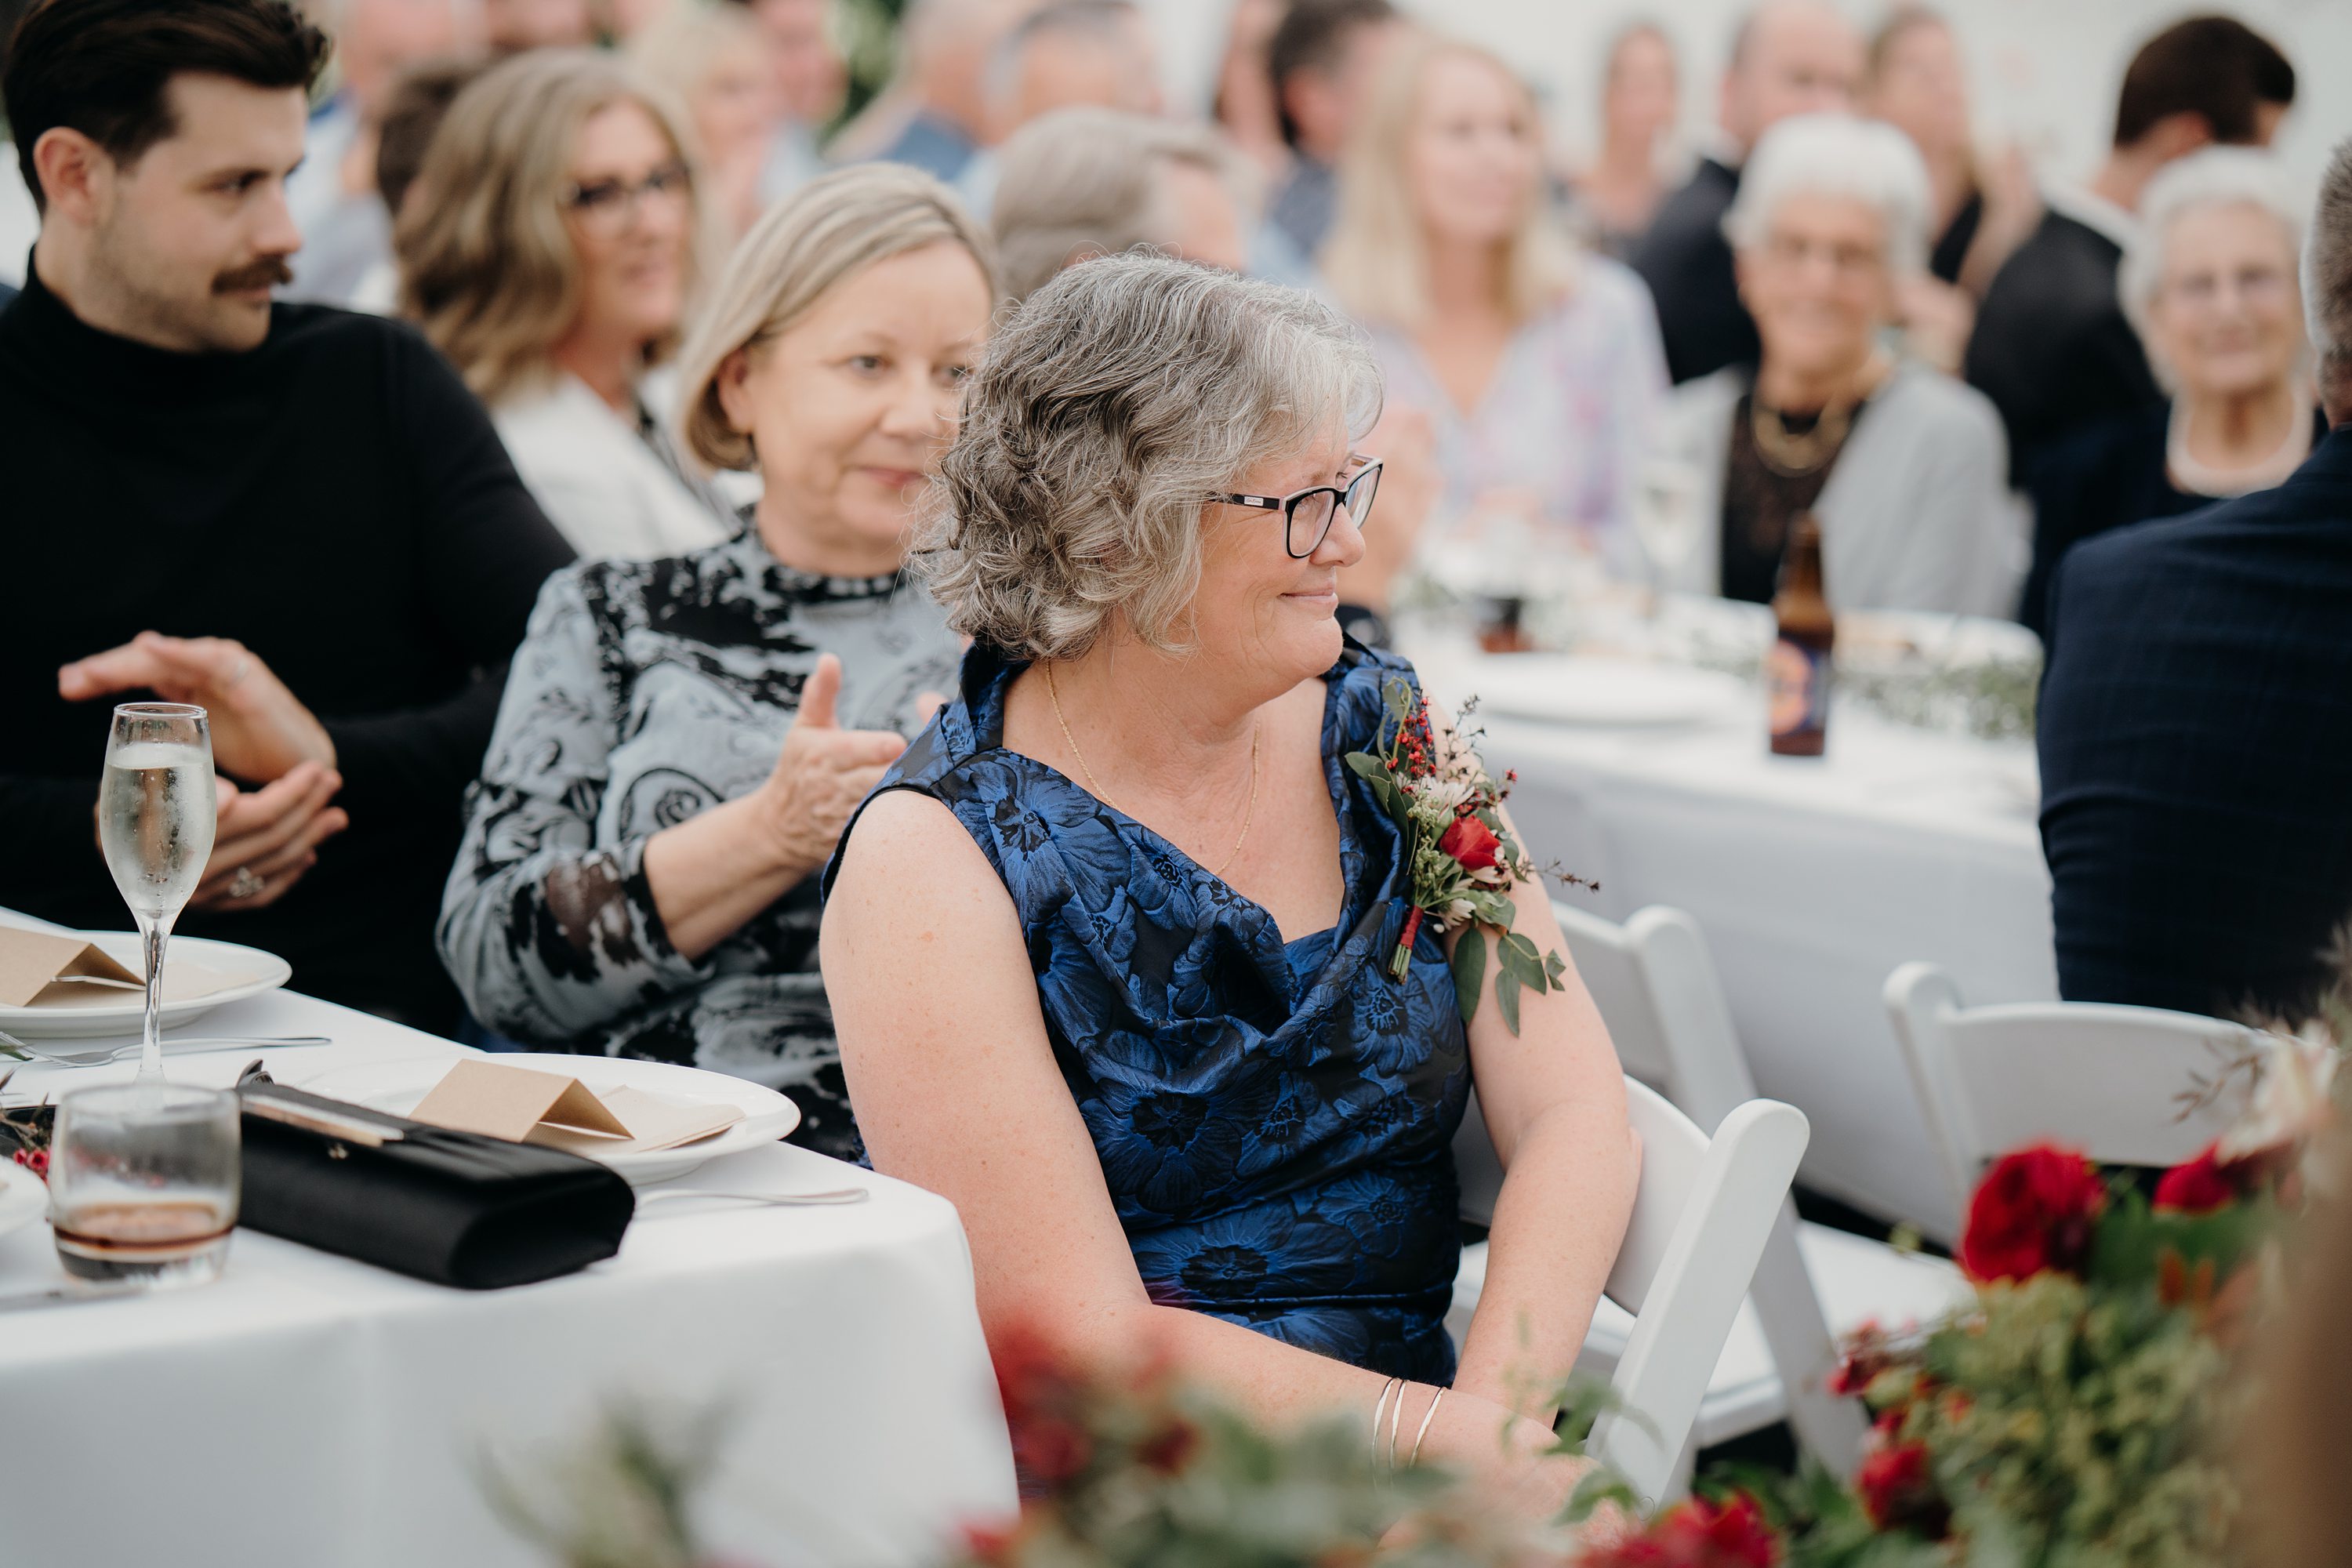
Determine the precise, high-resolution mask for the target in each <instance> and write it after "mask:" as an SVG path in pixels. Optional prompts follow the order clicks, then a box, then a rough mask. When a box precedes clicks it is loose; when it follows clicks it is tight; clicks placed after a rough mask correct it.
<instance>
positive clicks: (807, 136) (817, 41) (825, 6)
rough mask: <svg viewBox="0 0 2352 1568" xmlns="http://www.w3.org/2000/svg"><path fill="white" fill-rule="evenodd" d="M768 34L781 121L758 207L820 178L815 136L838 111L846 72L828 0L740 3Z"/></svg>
mask: <svg viewBox="0 0 2352 1568" xmlns="http://www.w3.org/2000/svg"><path fill="white" fill-rule="evenodd" d="M746 3H747V4H749V5H750V6H751V15H752V16H753V17H754V18H755V19H757V20H758V22H759V24H760V26H761V30H762V31H764V32H765V33H766V34H767V35H768V48H767V54H768V58H769V60H770V62H771V63H772V64H773V65H774V67H775V68H776V87H777V90H778V91H779V92H781V93H782V96H783V109H784V119H783V122H782V124H781V125H779V126H778V127H777V128H776V134H775V140H774V142H773V143H772V145H771V146H770V148H769V149H768V160H767V163H766V164H765V165H764V167H763V171H762V174H761V183H760V198H761V202H762V203H768V202H776V201H781V200H782V199H783V198H784V197H786V196H788V195H792V194H793V192H794V191H797V190H799V189H800V188H801V187H802V186H803V185H804V184H808V183H809V182H810V181H811V180H814V179H815V178H816V177H817V176H818V175H819V174H823V173H824V159H823V158H822V157H820V156H819V155H818V153H817V133H818V132H820V131H822V130H823V129H824V127H825V126H826V125H828V124H830V123H831V122H832V121H833V117H834V116H835V114H838V113H839V112H840V111H841V100H842V98H843V96H844V94H845V93H846V92H847V91H848V89H849V73H848V69H847V67H846V66H845V63H844V62H843V60H842V58H841V47H840V46H839V45H838V44H837V43H835V41H834V37H833V27H832V23H831V16H832V8H833V0H746Z"/></svg>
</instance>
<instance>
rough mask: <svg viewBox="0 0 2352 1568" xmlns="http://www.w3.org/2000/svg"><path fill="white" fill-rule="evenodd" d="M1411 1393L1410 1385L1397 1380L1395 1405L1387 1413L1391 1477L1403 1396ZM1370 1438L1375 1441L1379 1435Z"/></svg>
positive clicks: (1401, 1379) (1375, 1434)
mask: <svg viewBox="0 0 2352 1568" xmlns="http://www.w3.org/2000/svg"><path fill="white" fill-rule="evenodd" d="M1411 1392H1412V1384H1410V1383H1407V1382H1406V1381H1405V1380H1404V1379H1403V1378H1399V1379H1397V1396H1396V1404H1395V1405H1393V1406H1392V1407H1391V1409H1390V1411H1389V1474H1391V1475H1395V1474H1396V1468H1397V1462H1396V1454H1397V1434H1398V1433H1399V1432H1400V1431H1402V1429H1403V1427H1404V1396H1405V1395H1406V1394H1409V1393H1411ZM1372 1436H1373V1439H1374V1440H1375V1441H1377V1440H1378V1439H1379V1437H1380V1434H1379V1433H1378V1432H1374V1433H1373V1434H1372Z"/></svg>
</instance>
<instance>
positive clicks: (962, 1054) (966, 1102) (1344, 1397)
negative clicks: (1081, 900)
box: [823, 791, 1580, 1517]
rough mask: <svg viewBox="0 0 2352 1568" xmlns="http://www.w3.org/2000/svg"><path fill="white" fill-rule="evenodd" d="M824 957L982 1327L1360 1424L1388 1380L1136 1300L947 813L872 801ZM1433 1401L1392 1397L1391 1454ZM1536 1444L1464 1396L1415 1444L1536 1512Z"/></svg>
mask: <svg viewBox="0 0 2352 1568" xmlns="http://www.w3.org/2000/svg"><path fill="white" fill-rule="evenodd" d="M823 958H824V974H825V989H826V992H827V994H828V995H829V996H830V997H831V999H832V1003H833V1012H834V1022H835V1028H836V1030H837V1032H838V1034H839V1037H840V1040H841V1058H842V1068H843V1070H844V1072H845V1074H846V1076H847V1079H848V1084H849V1093H850V1100H851V1101H852V1103H853V1104H855V1105H856V1108H857V1120H858V1126H859V1128H860V1130H861V1131H863V1133H864V1135H865V1138H866V1148H867V1150H868V1152H870V1153H871V1154H872V1156H873V1160H874V1164H875V1168H876V1169H877V1170H880V1171H883V1172H885V1173H888V1174H891V1175H894V1176H898V1177H902V1178H904V1179H905V1180H908V1181H910V1182H913V1183H915V1184H918V1185H919V1186H923V1187H926V1188H929V1190H930V1191H932V1192H935V1193H938V1194H941V1195H942V1196H944V1197H946V1198H948V1199H949V1200H950V1202H952V1203H953V1204H954V1205H956V1211H957V1213H958V1214H960V1215H961V1216H962V1219H963V1225H964V1231H965V1234H966V1236H967V1237H969V1238H970V1240H971V1253H972V1269H973V1275H974V1280H975V1284H976V1286H977V1289H978V1293H979V1301H980V1311H981V1320H982V1324H983V1326H984V1327H985V1328H986V1329H987V1330H988V1331H989V1333H990V1335H991V1336H992V1338H995V1337H1001V1336H1003V1334H1005V1333H1007V1332H1008V1331H1014V1330H1023V1329H1025V1330H1027V1331H1033V1332H1035V1333H1039V1334H1042V1335H1044V1336H1045V1337H1046V1338H1047V1339H1048V1340H1049V1341H1050V1342H1053V1343H1054V1344H1055V1346H1056V1348H1057V1349H1058V1350H1059V1351H1060V1352H1062V1353H1063V1354H1065V1355H1066V1356H1067V1357H1069V1358H1070V1359H1071V1360H1072V1361H1073V1362H1074V1363H1076V1364H1078V1365H1079V1366H1081V1367H1084V1368H1087V1369H1088V1370H1090V1371H1092V1372H1094V1373H1098V1374H1101V1375H1104V1376H1107V1377H1109V1378H1112V1379H1118V1378H1123V1377H1126V1376H1129V1375H1132V1373H1133V1372H1134V1370H1135V1368H1136V1367H1137V1366H1139V1364H1141V1363H1143V1362H1144V1361H1145V1360H1147V1359H1148V1358H1150V1356H1152V1355H1154V1354H1157V1355H1160V1356H1164V1357H1167V1358H1169V1359H1170V1360H1171V1361H1172V1362H1173V1363H1174V1365H1175V1367H1176V1368H1177V1370H1178V1371H1179V1372H1180V1373H1181V1375H1183V1376H1184V1377H1186V1378H1188V1379H1190V1380H1192V1381H1196V1382H1198V1383H1201V1384H1205V1385H1208V1386H1210V1387H1212V1388H1213V1389H1215V1390H1216V1391H1217V1392H1218V1393H1219V1394H1221V1395H1222V1396H1223V1397H1224V1398H1225V1399H1226V1400H1228V1401H1230V1402H1231V1403H1233V1404H1234V1405H1238V1406H1240V1407H1241V1408H1243V1409H1244V1410H1245V1411H1247V1412H1248V1413H1249V1414H1251V1415H1254V1416H1255V1417H1256V1418H1257V1419H1259V1420H1260V1421H1264V1422H1267V1423H1270V1424H1275V1425H1286V1424H1290V1423H1295V1422H1297V1421H1298V1420H1300V1419H1302V1418H1304V1417H1307V1416H1309V1415H1317V1414H1320V1413H1323V1412H1326V1411H1329V1410H1339V1411H1345V1412H1348V1413H1350V1414H1354V1415H1360V1416H1361V1417H1364V1418H1367V1419H1369V1417H1370V1415H1371V1412H1372V1407H1373V1405H1374V1403H1375V1401H1376V1400H1377V1399H1378V1398H1379V1396H1380V1394H1381V1388H1382V1386H1383V1384H1385V1383H1386V1381H1387V1380H1386V1379H1384V1378H1382V1377H1381V1376H1380V1375H1379V1374H1377V1373H1370V1372H1365V1371H1363V1370H1361V1369H1360V1368H1357V1367H1353V1366H1350V1365H1348V1364H1347V1363H1343V1362H1339V1361H1335V1360H1331V1359H1329V1358H1328V1357H1325V1356H1321V1355H1318V1354H1316V1353H1314V1352H1310V1351H1303V1350H1299V1349H1297V1348H1296V1347H1293V1346H1290V1345H1286V1344H1283V1343H1281V1342H1278V1341H1276V1340H1273V1339H1269V1338H1267V1337H1266V1336H1265V1335H1262V1334H1259V1333H1256V1332H1255V1331H1251V1330H1249V1329H1245V1328H1242V1327H1240V1326H1238V1325H1235V1324H1232V1323H1227V1322H1223V1321H1219V1320H1217V1319H1213V1318H1211V1317H1208V1316H1206V1315H1204V1314H1202V1313H1198V1312H1192V1311H1188V1310H1183V1309H1181V1308H1174V1307H1163V1306H1157V1305H1155V1304H1153V1302H1152V1301H1151V1300H1150V1297H1149V1296H1148V1295H1147V1294H1146V1293H1145V1290H1144V1288H1143V1283H1142V1280H1141V1279H1140V1278H1139V1276H1138V1274H1137V1272H1136V1268H1135V1260H1134V1256H1133V1254H1132V1253H1131V1252H1130V1251H1129V1246H1128V1241H1127V1237H1126V1234H1125V1232H1124V1231H1123V1230H1122V1228H1121V1227H1120V1225H1119V1221H1118V1213H1117V1212H1116V1210H1115V1209H1114V1208H1113V1206H1112V1203H1111V1198H1110V1194H1109V1191H1108V1188H1107V1186H1106V1185H1105V1184H1104V1181H1103V1174H1102V1166H1101V1163H1100V1162H1099V1160H1098V1159H1097V1155H1096V1152H1095V1148H1094V1142H1093V1140H1092V1139H1091V1137H1090V1136H1089V1135H1088V1133H1087V1127H1086V1123H1085V1121H1084V1120H1083V1119H1082V1118H1081V1117H1080V1115H1079V1112H1078V1108H1077V1106H1076V1103H1075V1102H1074V1101H1073V1100H1072V1099H1071V1096H1070V1091H1069V1089H1068V1086H1067V1085H1066V1083H1065V1081H1064V1079H1063V1078H1062V1075H1061V1072H1060V1070H1059V1069H1058V1068H1056V1067H1055V1062H1054V1056H1053V1051H1052V1048H1051V1047H1050V1045H1049V1043H1048V1040H1047V1037H1046V1032H1045V1018H1044V1016H1043V1014H1042V1013H1041V1012H1040V1010H1039V1007H1038V1003H1037V982H1036V977H1035V974H1034V971H1033V969H1032V966H1031V962H1030V957H1029V952H1028V949H1027V945H1026V943H1025V942H1024V939H1023V935H1022V931H1021V927H1020V922H1019V920H1018V919H1017V917H1016V916H1015V914H1014V911H1013V905H1012V902H1011V900H1009V899H1008V898H1007V897H1006V895H1005V892H1004V889H1003V884H1002V883H1001V882H1000V881H999V880H998V879H997V877H996V874H995V872H994V871H993V870H992V868H990V866H989V864H988V862H987V860H986V858H984V857H983V856H982V854H981V852H980V850H979V848H978V847H977V846H976V845H974V844H973V843H972V841H971V837H970V835H968V834H967V833H966V832H965V831H964V829H963V827H962V826H961V824H960V823H958V822H957V821H956V820H955V818H954V817H953V816H951V815H950V814H949V812H948V810H947V808H946V807H945V806H943V805H940V804H939V803H938V802H936V801H934V800H931V799H929V797H926V796H922V795H914V794H911V793H908V792H905V791H898V792H893V793H889V794H886V795H882V796H880V797H879V798H878V799H876V800H875V801H873V802H872V803H870V804H869V805H867V806H866V810H865V814H864V815H863V816H861V817H860V818H859V819H858V822H857V826H856V830H855V831H854V832H853V833H852V834H851V835H850V837H849V842H848V845H847V847H845V849H844V851H843V858H842V863H841V868H840V870H839V871H838V873H837V874H836V881H835V886H834V889H833V893H832V897H831V899H830V900H829V901H828V903H827V904H826V907H825V916H824V948H823ZM1434 1394H1435V1391H1434V1390H1433V1389H1430V1388H1428V1387H1426V1386H1420V1385H1416V1386H1414V1387H1412V1388H1411V1389H1409V1390H1408V1391H1407V1395H1406V1405H1405V1415H1404V1436H1403V1438H1402V1442H1401V1445H1400V1447H1401V1449H1402V1448H1409V1447H1410V1444H1411V1440H1412V1433H1413V1431H1415V1430H1416V1429H1418V1427H1419V1426H1420V1423H1421V1420H1422V1418H1423V1415H1424V1414H1425V1413H1426V1411H1427V1409H1428V1406H1429V1403H1430V1401H1431V1400H1432V1399H1433V1397H1434ZM1549 1438H1550V1434H1549V1428H1548V1427H1545V1426H1538V1425H1537V1424H1535V1423H1533V1422H1529V1421H1524V1420H1517V1419H1514V1418H1513V1417H1511V1416H1510V1415H1508V1414H1507V1411H1506V1410H1505V1409H1504V1408H1503V1407H1502V1405H1500V1404H1499V1403H1498V1402H1496V1401H1495V1400H1494V1399H1493V1398H1492V1397H1491V1395H1487V1394H1485V1393H1484V1391H1479V1392H1477V1393H1471V1392H1466V1391H1465V1392H1463V1393H1456V1394H1453V1395H1452V1396H1450V1397H1449V1398H1448V1399H1447V1400H1446V1401H1445V1403H1444V1405H1443V1406H1441V1407H1440V1410H1439V1413H1438V1416H1437V1419H1436V1420H1435V1421H1434V1422H1433V1424H1432V1426H1431V1427H1430V1431H1429V1436H1428V1439H1427V1442H1426V1444H1425V1445H1424V1449H1423V1452H1424V1455H1425V1456H1427V1457H1433V1458H1436V1457H1442V1458H1445V1459H1446V1460H1447V1461H1448V1462H1451V1463H1454V1464H1456V1465H1459V1466H1462V1467H1464V1468H1469V1469H1473V1470H1475V1471H1477V1472H1479V1473H1481V1474H1482V1475H1483V1476H1484V1477H1486V1479H1488V1481H1489V1483H1490V1484H1492V1485H1494V1486H1495V1487H1496V1489H1497V1490H1498V1492H1499V1493H1501V1494H1503V1495H1504V1496H1506V1497H1507V1499H1508V1500H1509V1502H1510V1503H1511V1504H1512V1505H1513V1506H1516V1507H1517V1508H1519V1509H1520V1510H1522V1511H1523V1512H1524V1513H1526V1514H1527V1515H1528V1517H1546V1516H1548V1515H1549V1513H1550V1512H1551V1511H1554V1510H1557V1509H1558V1508H1559V1504H1560V1502H1561V1500H1563V1499H1564V1498H1565V1496H1566V1495H1567V1492H1568V1490H1569V1489H1570V1487H1571V1486H1572V1485H1573V1483H1574V1480H1575V1479H1576V1476H1577V1475H1578V1474H1579V1473H1580V1470H1579V1468H1578V1467H1575V1466H1572V1465H1569V1464H1565V1463H1563V1462H1560V1461H1557V1460H1543V1459H1538V1458H1536V1456H1537V1455H1538V1453H1539V1452H1540V1450H1541V1449H1542V1448H1543V1447H1546V1446H1547V1445H1548V1444H1549ZM1506 1445H1507V1446H1506ZM1400 1459H1402V1452H1401V1453H1400Z"/></svg>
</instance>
